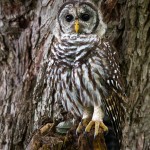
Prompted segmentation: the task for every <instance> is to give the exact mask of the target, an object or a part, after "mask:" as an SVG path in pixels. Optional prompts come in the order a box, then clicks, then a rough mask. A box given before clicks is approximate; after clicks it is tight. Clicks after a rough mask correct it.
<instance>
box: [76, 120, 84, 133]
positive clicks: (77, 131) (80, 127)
mask: <svg viewBox="0 0 150 150" xmlns="http://www.w3.org/2000/svg"><path fill="white" fill-rule="evenodd" d="M82 128H83V125H82V122H80V123H79V125H78V127H77V129H76V135H77V136H78V134H79V133H80V132H81V130H82Z"/></svg>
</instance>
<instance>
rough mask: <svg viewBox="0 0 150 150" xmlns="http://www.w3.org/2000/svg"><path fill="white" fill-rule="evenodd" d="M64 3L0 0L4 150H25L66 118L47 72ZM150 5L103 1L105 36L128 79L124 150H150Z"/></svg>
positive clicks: (0, 142)
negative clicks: (36, 135) (51, 124)
mask: <svg viewBox="0 0 150 150" xmlns="http://www.w3.org/2000/svg"><path fill="white" fill-rule="evenodd" d="M64 1H65V0H64ZM64 1H62V0H61V1H59V0H42V1H41V0H37V1H33V0H28V1H26V2H25V1H22V0H1V1H0V149H2V150H23V149H25V148H26V147H27V145H28V143H29V142H30V139H31V137H32V135H33V134H34V132H35V131H36V130H37V129H38V128H40V127H41V126H42V125H44V124H46V123H49V122H54V120H59V119H61V112H60V110H59V109H58V108H57V107H55V106H56V105H55V101H54V97H53V94H54V93H53V92H52V91H51V89H50V88H49V81H48V79H47V72H46V69H47V63H48V59H47V58H48V56H49V54H50V52H51V44H52V41H53V33H52V31H53V29H54V27H55V19H56V17H57V11H58V9H59V7H60V6H61V5H62V3H63V2H64ZM93 1H94V0H93ZM111 2H112V3H111ZM95 3H97V1H96V0H95ZM108 6H109V7H108ZM149 7H150V1H149V0H145V1H144V0H127V1H124V0H119V1H117V0H103V2H102V10H103V14H104V18H105V19H104V20H105V21H106V22H107V23H108V30H107V34H106V36H107V37H108V38H109V39H110V40H112V41H113V42H114V45H115V46H116V47H117V49H118V51H119V54H120V58H121V59H120V60H121V62H120V63H121V70H122V74H123V76H124V79H125V80H126V92H127V96H128V107H127V121H126V126H125V129H124V138H123V148H122V149H124V150H125V149H126V150H148V149H150V130H149V128H150V115H149V114H150V105H149V104H150V95H149V90H150V84H149V70H150V65H149V63H150V11H149V10H150V9H149ZM106 8H107V9H106Z"/></svg>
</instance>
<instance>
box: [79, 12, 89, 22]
mask: <svg viewBox="0 0 150 150" xmlns="http://www.w3.org/2000/svg"><path fill="white" fill-rule="evenodd" d="M80 18H81V19H82V20H83V21H89V20H90V15H89V14H86V13H84V14H81V16H80Z"/></svg>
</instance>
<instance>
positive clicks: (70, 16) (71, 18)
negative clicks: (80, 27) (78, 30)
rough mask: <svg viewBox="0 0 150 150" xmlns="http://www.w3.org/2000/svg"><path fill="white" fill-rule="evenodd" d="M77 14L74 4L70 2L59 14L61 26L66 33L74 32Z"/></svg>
mask: <svg viewBox="0 0 150 150" xmlns="http://www.w3.org/2000/svg"><path fill="white" fill-rule="evenodd" d="M76 16H77V13H76V9H75V7H74V5H73V4H71V3H68V4H66V5H64V7H63V8H62V10H61V11H60V14H59V16H58V21H59V25H60V28H61V30H62V31H63V32H64V33H73V32H74V23H75V18H76Z"/></svg>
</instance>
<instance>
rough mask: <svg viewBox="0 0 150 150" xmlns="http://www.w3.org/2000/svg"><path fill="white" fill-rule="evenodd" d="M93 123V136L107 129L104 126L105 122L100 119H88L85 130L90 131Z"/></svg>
mask: <svg viewBox="0 0 150 150" xmlns="http://www.w3.org/2000/svg"><path fill="white" fill-rule="evenodd" d="M94 124H95V132H94V138H95V137H96V136H97V135H98V133H99V132H101V133H102V132H106V131H108V127H107V126H105V124H104V123H103V122H102V121H90V122H89V124H88V125H87V126H86V128H85V132H90V130H91V128H92V127H93V125H94Z"/></svg>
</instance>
